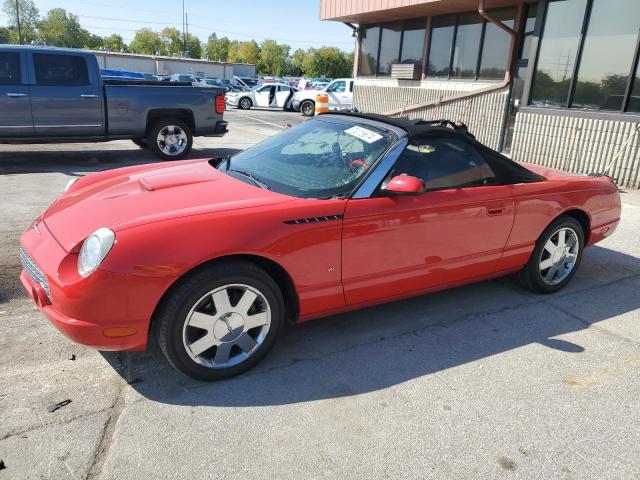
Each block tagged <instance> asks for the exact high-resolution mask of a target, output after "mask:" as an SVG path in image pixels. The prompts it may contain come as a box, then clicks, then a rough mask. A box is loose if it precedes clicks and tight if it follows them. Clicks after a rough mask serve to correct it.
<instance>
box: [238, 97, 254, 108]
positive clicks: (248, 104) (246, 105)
mask: <svg viewBox="0 0 640 480" xmlns="http://www.w3.org/2000/svg"><path fill="white" fill-rule="evenodd" d="M240 108H242V109H243V110H248V109H249V108H251V100H249V99H248V98H243V99H242V100H240Z"/></svg>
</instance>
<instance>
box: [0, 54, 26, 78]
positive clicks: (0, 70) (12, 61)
mask: <svg viewBox="0 0 640 480" xmlns="http://www.w3.org/2000/svg"><path fill="white" fill-rule="evenodd" d="M20 83H21V78H20V54H19V53H10V52H0V85H20Z"/></svg>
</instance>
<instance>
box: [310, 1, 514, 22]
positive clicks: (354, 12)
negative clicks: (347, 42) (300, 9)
mask: <svg viewBox="0 0 640 480" xmlns="http://www.w3.org/2000/svg"><path fill="white" fill-rule="evenodd" d="M521 1H522V0H486V1H485V7H486V8H497V7H506V6H510V5H517V4H518V3H520V2H521ZM477 9H478V0H387V1H386V2H381V1H379V0H360V1H357V2H356V1H353V0H320V19H321V20H336V21H340V22H352V23H359V24H366V23H378V22H388V21H390V20H403V19H407V18H417V17H426V16H429V15H443V14H447V13H457V12H465V11H472V10H477Z"/></svg>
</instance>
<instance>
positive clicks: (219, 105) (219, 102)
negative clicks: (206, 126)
mask: <svg viewBox="0 0 640 480" xmlns="http://www.w3.org/2000/svg"><path fill="white" fill-rule="evenodd" d="M216 113H224V95H217V96H216Z"/></svg>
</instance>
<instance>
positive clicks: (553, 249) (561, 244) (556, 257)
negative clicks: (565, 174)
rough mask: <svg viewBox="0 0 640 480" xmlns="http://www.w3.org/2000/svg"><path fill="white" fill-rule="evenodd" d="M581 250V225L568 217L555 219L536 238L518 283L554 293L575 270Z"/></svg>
mask: <svg viewBox="0 0 640 480" xmlns="http://www.w3.org/2000/svg"><path fill="white" fill-rule="evenodd" d="M583 248H584V230H583V228H582V225H580V223H579V222H578V221H577V220H576V219H575V218H573V217H570V216H566V215H565V216H561V217H559V218H557V219H556V220H554V221H553V222H552V223H551V225H549V226H548V227H547V228H546V229H545V231H544V232H542V235H540V238H538V241H537V242H536V247H535V249H534V250H533V253H532V254H531V257H530V258H529V262H528V263H527V265H526V266H525V267H524V268H523V269H522V270H521V271H520V272H519V273H518V280H519V282H520V283H521V284H522V285H523V286H525V287H527V288H528V289H530V290H533V291H534V292H538V293H553V292H557V291H558V290H560V289H561V288H563V287H564V286H565V285H566V284H567V283H569V281H570V280H571V279H572V278H573V276H574V275H575V273H576V271H577V270H578V266H579V265H580V260H581V259H582V250H583Z"/></svg>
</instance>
